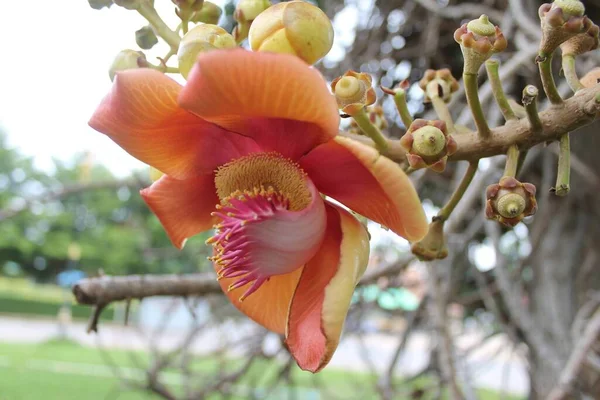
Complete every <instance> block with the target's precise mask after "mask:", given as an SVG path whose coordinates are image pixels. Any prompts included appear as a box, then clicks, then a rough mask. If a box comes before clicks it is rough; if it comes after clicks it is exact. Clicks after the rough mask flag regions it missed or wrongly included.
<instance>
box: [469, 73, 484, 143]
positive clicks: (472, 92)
mask: <svg viewBox="0 0 600 400" xmlns="http://www.w3.org/2000/svg"><path fill="white" fill-rule="evenodd" d="M463 82H464V85H465V94H466V95H467V103H469V108H470V109H471V114H472V115H473V120H474V121H475V126H476V127H477V133H478V134H479V136H480V137H481V138H484V139H485V138H488V137H489V136H490V127H489V126H488V123H487V120H486V119H485V113H484V112H483V108H481V102H480V101H479V93H478V90H479V89H478V87H477V74H463Z"/></svg>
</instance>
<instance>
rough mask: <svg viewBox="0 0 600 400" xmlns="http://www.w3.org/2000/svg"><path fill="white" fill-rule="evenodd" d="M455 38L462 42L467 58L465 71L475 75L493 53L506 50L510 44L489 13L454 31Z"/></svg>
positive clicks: (459, 42) (463, 51) (461, 46)
mask: <svg viewBox="0 0 600 400" xmlns="http://www.w3.org/2000/svg"><path fill="white" fill-rule="evenodd" d="M454 40H456V42H457V43H458V44H460V49H461V51H462V53H463V57H464V59H465V66H464V72H465V73H466V74H473V75H475V74H477V73H478V71H479V68H480V67H481V65H482V64H483V63H484V62H485V61H486V60H488V59H489V58H490V57H491V56H492V55H493V54H495V53H499V52H501V51H504V49H506V47H507V46H508V43H507V41H506V38H505V37H504V35H503V34H502V31H501V30H500V28H498V27H497V26H494V25H493V24H492V23H491V22H490V21H489V19H488V17H487V15H482V16H481V17H479V19H475V20H473V21H470V22H468V23H466V24H464V25H462V26H461V27H460V28H458V29H457V30H456V31H455V32H454Z"/></svg>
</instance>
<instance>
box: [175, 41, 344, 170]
mask: <svg viewBox="0 0 600 400" xmlns="http://www.w3.org/2000/svg"><path fill="white" fill-rule="evenodd" d="M179 103H180V104H181V106H182V107H183V108H185V109H187V110H189V111H191V112H192V113H194V114H196V115H198V116H199V117H201V118H203V119H205V120H207V121H211V122H214V123H215V124H217V125H220V126H222V127H225V128H226V129H228V130H230V131H233V132H238V133H240V134H243V135H246V136H249V137H252V138H254V139H255V140H256V141H257V142H258V143H259V144H260V145H261V147H263V148H264V149H268V150H277V151H279V152H280V153H281V154H283V155H284V156H286V157H290V158H293V159H297V158H298V157H300V155H302V154H304V153H306V152H308V151H309V150H310V149H312V148H313V147H315V146H317V145H318V144H321V143H324V142H326V141H327V140H329V139H331V138H333V137H334V136H335V135H337V132H338V126H339V112H338V108H337V103H336V101H335V99H334V97H333V96H332V95H331V93H330V92H329V88H328V87H327V83H326V82H325V80H324V79H323V77H322V76H321V74H320V73H319V72H318V71H317V70H316V69H314V68H310V67H309V66H308V65H307V64H305V63H304V62H303V61H301V60H300V59H299V58H297V57H295V56H290V55H286V54H273V53H266V52H259V53H254V52H249V51H246V50H242V49H235V50H218V51H211V52H207V53H203V54H201V55H200V56H199V57H198V60H197V63H196V65H195V67H194V68H193V70H192V71H191V73H190V75H189V77H188V82H187V84H186V85H185V87H184V88H183V90H182V91H181V94H180V96H179Z"/></svg>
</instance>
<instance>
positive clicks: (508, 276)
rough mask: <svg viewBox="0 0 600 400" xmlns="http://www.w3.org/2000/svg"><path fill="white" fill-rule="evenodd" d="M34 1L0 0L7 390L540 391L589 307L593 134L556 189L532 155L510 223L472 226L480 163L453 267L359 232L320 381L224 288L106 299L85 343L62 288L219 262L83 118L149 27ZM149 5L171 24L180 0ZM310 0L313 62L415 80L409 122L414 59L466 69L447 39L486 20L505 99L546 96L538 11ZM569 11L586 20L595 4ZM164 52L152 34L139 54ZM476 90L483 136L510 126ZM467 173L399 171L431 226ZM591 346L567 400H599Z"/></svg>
mask: <svg viewBox="0 0 600 400" xmlns="http://www.w3.org/2000/svg"><path fill="white" fill-rule="evenodd" d="M214 2H215V3H217V4H218V5H220V6H222V7H223V9H224V14H223V16H222V17H221V21H220V25H221V26H223V27H225V28H226V29H228V30H231V28H232V27H233V25H234V23H235V22H234V21H233V18H232V14H233V10H234V8H235V2H232V1H218V0H215V1H214ZM26 3H27V6H26V7H23V5H24V4H23V2H8V1H5V2H0V38H2V39H0V51H1V54H3V55H4V59H3V62H2V63H0V400H15V399H16V400H19V399H22V400H29V399H52V400H53V399H57V400H58V399H61V400H63V399H92V400H95V399H127V400H129V399H159V398H166V399H205V398H209V399H221V398H223V399H224V398H228V399H248V398H253V399H315V400H317V399H379V398H381V399H438V398H466V399H526V398H530V399H543V398H546V396H547V395H548V393H549V391H550V390H551V389H552V388H553V387H554V385H555V383H556V382H557V381H558V379H559V377H560V376H561V375H560V374H561V371H562V368H563V367H564V365H565V364H566V362H567V360H568V359H569V356H570V354H571V352H572V349H573V348H575V347H576V345H577V341H578V338H579V337H580V336H581V335H582V334H583V332H584V328H585V326H586V321H588V320H589V319H590V317H591V316H592V314H594V312H595V310H596V308H597V307H598V305H600V296H599V292H598V289H599V288H600V282H599V279H600V274H598V271H599V269H598V267H599V261H598V260H599V258H598V256H599V255H600V250H598V245H597V244H598V239H597V238H598V237H600V202H599V201H598V200H597V193H598V190H600V177H599V172H598V171H600V158H599V157H597V155H596V152H597V149H598V148H600V139H599V138H598V135H597V134H595V135H594V134H586V133H583V134H577V135H575V136H576V137H575V139H574V140H573V143H572V148H573V156H572V157H573V161H572V162H573V178H572V191H571V194H570V195H569V196H568V197H567V198H560V199H558V198H555V197H553V196H551V195H550V194H549V193H548V190H549V188H550V187H551V186H553V183H554V179H555V173H556V159H557V157H556V154H557V153H556V144H549V146H548V147H549V149H547V150H548V151H544V152H542V151H541V149H538V148H536V149H532V150H531V151H530V152H529V154H528V156H527V159H526V161H525V164H524V167H523V170H522V176H523V177H524V179H523V180H524V181H528V182H532V183H534V184H536V186H537V187H538V193H539V195H538V197H539V198H538V201H539V204H540V209H539V212H538V215H536V216H535V217H534V218H529V219H527V220H526V221H525V222H524V223H521V224H519V225H518V226H517V227H515V229H513V230H504V229H503V228H501V227H499V226H498V225H496V224H494V223H489V222H487V221H485V219H484V215H483V211H482V204H483V201H484V197H483V196H484V190H485V187H486V186H487V185H489V184H491V183H495V182H496V181H497V180H498V178H499V177H500V176H501V169H502V167H503V159H504V157H502V156H500V157H496V158H492V159H488V160H484V162H482V163H481V165H480V171H479V172H478V174H477V176H476V177H475V180H474V182H473V184H472V186H471V188H470V189H469V190H468V192H467V194H466V196H465V198H464V199H463V200H462V202H461V203H460V204H459V207H458V208H457V210H456V211H455V213H454V215H453V217H452V218H451V220H450V221H449V223H448V224H447V228H448V230H449V232H451V235H450V236H449V243H448V244H449V251H450V256H449V257H448V258H447V259H445V260H442V261H436V262H433V263H428V264H425V263H421V262H419V261H418V260H416V259H414V257H413V256H412V255H411V254H410V248H409V245H408V243H407V242H405V241H404V240H402V239H400V238H397V237H395V235H393V234H391V233H388V232H386V231H384V230H383V229H381V228H380V227H379V226H377V225H376V224H372V223H370V224H369V231H370V233H371V235H372V242H371V244H372V252H371V254H372V256H371V260H370V264H369V268H368V269H367V273H366V275H365V277H364V278H363V279H362V281H361V283H360V285H359V287H358V289H357V291H356V293H355V297H354V301H353V306H352V308H351V311H350V313H349V315H348V318H347V321H346V328H345V333H344V336H343V340H342V342H341V344H340V347H339V348H338V350H337V352H336V354H335V356H334V358H333V360H332V362H331V364H330V365H329V366H328V367H327V368H326V369H325V370H324V371H323V372H321V373H319V374H316V375H312V374H310V373H306V372H302V371H300V370H299V369H298V368H297V367H296V365H295V363H294V361H293V360H291V359H290V356H289V355H288V353H287V351H286V350H285V349H284V347H283V346H282V339H281V338H280V337H279V336H277V335H274V334H270V333H267V332H266V331H264V330H262V329H261V328H260V327H258V326H257V325H255V324H253V323H251V322H249V321H248V320H247V319H246V318H245V317H243V316H242V315H241V314H240V313H239V312H237V311H236V310H235V309H233V307H231V306H230V305H229V303H228V301H227V300H226V299H225V298H224V297H223V296H220V295H219V294H211V295H206V296H198V297H188V298H169V297H156V298H148V299H144V300H142V301H137V300H136V301H130V302H124V303H119V304H111V305H109V306H108V307H107V308H106V309H104V310H103V312H102V313H101V315H100V322H99V332H98V333H97V334H93V333H92V334H88V333H86V329H87V319H88V318H89V317H90V315H91V308H90V307H87V306H82V305H77V304H75V301H74V298H73V295H72V293H71V287H72V285H73V284H74V283H75V282H77V281H78V280H80V279H82V278H85V277H93V276H98V275H103V274H105V275H117V276H120V275H130V274H139V275H146V274H188V273H197V272H203V271H212V267H211V266H210V265H209V263H208V261H207V260H206V256H207V255H208V250H209V248H208V247H207V246H205V245H204V240H206V238H207V237H208V236H209V235H208V233H207V234H206V235H199V236H198V237H194V238H192V239H191V240H190V241H189V242H188V243H187V244H186V247H185V249H184V250H183V251H178V250H176V249H175V248H174V247H173V246H172V245H171V243H170V241H169V239H168V238H167V236H166V234H165V233H164V231H163V229H162V227H161V226H160V224H159V222H158V220H157V219H156V218H155V217H154V216H153V215H152V214H151V212H150V211H149V209H148V208H147V207H146V206H145V204H144V203H143V201H142V200H141V198H140V196H139V195H138V191H139V189H141V188H143V187H146V186H148V185H149V184H150V178H149V171H148V168H147V167H146V166H145V165H143V164H141V163H140V162H138V161H136V160H135V159H133V158H132V157H131V156H129V155H128V154H127V153H125V152H124V151H123V150H121V149H120V148H119V147H118V146H116V145H115V144H114V143H112V142H111V141H110V140H109V139H108V138H106V137H105V136H103V135H101V134H99V133H97V132H95V131H93V130H92V129H91V128H89V127H88V126H87V120H88V118H89V117H90V116H91V114H92V112H93V110H94V109H95V107H96V106H97V105H98V103H99V102H100V100H101V98H102V97H103V96H104V95H105V94H106V93H107V92H108V91H109V89H110V86H111V81H110V79H109V77H108V67H109V65H110V63H111V61H112V59H113V58H114V56H115V55H116V54H117V53H118V52H119V51H120V50H122V49H125V48H132V49H137V45H136V42H135V36H134V32H135V31H136V30H137V29H139V28H141V27H142V26H144V25H145V21H144V20H143V18H141V17H140V16H139V15H137V14H136V13H135V12H132V11H128V10H125V9H123V8H120V7H117V6H113V7H111V8H110V9H108V8H104V9H102V10H94V9H92V8H91V7H90V6H89V5H88V2H87V1H85V0H63V1H45V0H30V1H28V2H26ZM155 3H156V8H157V10H158V11H159V12H160V13H161V15H162V16H163V17H164V19H165V20H166V21H167V23H169V24H170V25H171V26H174V25H176V24H177V22H176V21H177V17H176V16H175V14H174V12H173V4H172V3H171V2H170V1H168V0H156V1H155ZM314 3H315V4H317V5H318V6H319V7H321V8H322V9H323V10H324V11H325V12H326V13H327V14H328V15H329V16H330V18H331V19H332V20H333V22H334V27H335V31H336V41H335V44H334V48H333V49H332V51H331V52H330V54H329V55H328V57H327V58H326V59H324V60H323V61H322V62H321V63H320V64H319V65H318V68H319V69H320V70H321V71H322V72H323V74H324V75H325V76H326V78H327V79H328V80H331V79H333V78H335V77H336V76H339V75H340V74H342V73H343V72H345V71H346V70H347V69H355V70H360V71H363V72H369V73H370V74H372V75H373V77H374V81H375V83H376V84H377V86H378V85H379V84H382V85H384V86H390V87H391V86H393V85H394V84H396V83H398V82H400V81H402V80H404V79H408V80H409V81H410V82H411V83H412V86H411V87H410V89H409V90H408V93H409V108H410V110H411V112H413V114H415V115H416V116H418V117H424V118H433V117H434V116H433V114H432V113H431V110H430V108H429V106H425V105H424V104H423V92H422V91H421V89H419V87H418V85H417V82H418V80H419V79H420V78H421V77H422V75H423V73H424V71H425V70H426V69H428V68H434V69H438V68H450V69H451V71H452V72H453V74H454V76H455V77H457V78H458V77H460V76H461V73H462V55H461V53H460V49H459V47H458V45H457V44H456V43H455V42H454V39H453V36H452V34H453V32H454V30H455V29H456V28H457V27H459V26H460V24H462V23H464V22H466V21H467V20H469V19H473V18H477V17H478V16H479V15H480V14H482V13H486V14H488V15H489V16H490V19H491V20H492V22H494V23H495V24H498V25H500V26H501V27H502V29H503V31H504V34H505V35H506V36H507V38H508V40H509V49H508V50H507V51H506V52H504V53H503V54H502V55H501V56H500V57H499V59H500V60H501V62H502V67H501V76H502V80H503V83H504V85H505V90H506V91H507V92H508V93H509V94H510V95H511V96H512V97H513V98H514V99H515V100H518V101H520V98H521V91H522V88H523V87H524V86H525V85H526V84H529V83H530V84H534V85H536V86H538V87H540V88H541V85H540V82H539V78H538V76H537V67H536V65H535V63H534V58H535V55H536V54H537V43H539V38H540V33H539V20H538V17H537V9H538V7H539V6H540V4H541V3H542V2H541V1H537V0H536V1H531V0H527V1H524V0H484V1H477V2H468V1H457V0H454V1H453V0H450V1H448V0H322V1H317V2H314ZM583 3H584V4H585V5H586V7H587V14H588V15H589V16H590V18H592V19H593V20H596V21H599V20H600V18H599V16H600V7H599V6H598V4H597V3H596V2H595V1H583ZM25 14H26V15H25ZM167 50H168V48H167V46H166V45H164V44H159V45H157V46H155V48H153V49H152V51H151V52H150V53H149V54H148V55H149V57H148V58H149V59H151V56H158V55H163V54H164V53H166V52H167ZM599 60H600V58H599V57H598V54H597V53H595V52H594V54H591V55H590V56H587V57H584V58H583V59H582V61H581V62H580V63H579V68H580V69H581V70H580V73H583V72H585V71H587V70H589V69H591V67H593V66H596V65H598V64H599ZM558 69H559V68H558V67H557V68H555V70H556V71H558ZM481 83H482V87H481V97H482V102H483V104H484V107H485V109H486V111H487V113H488V116H489V118H488V120H489V122H490V125H492V126H496V125H499V124H502V123H503V121H502V120H501V118H502V115H501V113H500V111H499V109H498V108H497V106H496V105H495V103H493V101H492V97H491V90H490V88H489V85H488V84H487V83H485V80H483V79H482V82H481ZM560 89H561V90H562V92H563V93H564V94H567V93H568V91H567V89H568V88H567V87H566V86H565V85H564V84H563V85H561V86H560ZM378 90H379V89H378ZM378 95H379V96H378V97H379V98H380V99H382V98H383V96H382V93H381V91H379V92H378ZM380 104H381V106H382V107H383V110H384V112H385V116H386V118H387V120H388V123H389V128H388V130H387V133H388V134H389V135H390V136H393V137H399V136H400V135H401V134H402V132H403V131H404V128H405V127H404V126H403V125H402V123H401V121H400V118H399V117H398V116H397V115H396V113H395V109H394V104H393V102H392V101H391V99H383V101H380ZM451 105H452V111H453V115H454V116H455V119H456V120H457V121H458V122H459V123H460V124H463V125H467V126H471V121H470V114H469V111H468V109H467V108H466V107H465V100H464V96H463V95H462V94H461V92H459V93H458V94H457V95H456V96H455V99H454V100H453V102H452V103H451ZM541 108H545V105H544V102H542V105H541ZM598 128H599V126H598V125H597V124H595V125H593V126H590V127H587V128H584V129H585V130H586V131H588V132H593V131H594V130H596V131H597V130H598ZM465 168H466V164H465V165H463V164H462V163H457V164H451V165H450V166H449V168H447V170H446V171H445V172H444V173H443V174H435V173H431V172H427V171H418V172H416V173H414V174H413V175H412V176H411V179H413V181H414V183H415V186H416V187H417V188H418V190H419V192H420V195H421V198H422V199H423V202H424V205H425V209H426V211H427V213H428V215H429V216H430V217H431V216H433V215H435V213H436V212H437V210H438V209H439V207H441V206H442V205H443V204H444V202H445V201H446V199H447V198H448V196H449V194H450V193H451V192H452V189H453V188H454V186H455V185H456V183H457V182H458V180H459V179H460V177H461V176H462V174H463V173H464V170H465ZM596 347H598V346H596ZM596 347H593V348H592V349H590V350H589V355H588V356H587V357H588V359H586V363H585V368H584V369H583V370H582V373H581V376H580V378H579V380H578V381H577V382H576V387H577V388H578V389H577V390H579V392H580V396H581V397H573V398H582V399H583V398H590V399H597V398H600V391H599V389H598V387H599V385H598V382H599V381H598V376H599V373H600V367H599V366H600V361H599V360H600V358H599V356H598V355H597V354H596V353H595V352H594V349H595V348H596ZM598 348H600V347H598ZM586 396H587V397H586Z"/></svg>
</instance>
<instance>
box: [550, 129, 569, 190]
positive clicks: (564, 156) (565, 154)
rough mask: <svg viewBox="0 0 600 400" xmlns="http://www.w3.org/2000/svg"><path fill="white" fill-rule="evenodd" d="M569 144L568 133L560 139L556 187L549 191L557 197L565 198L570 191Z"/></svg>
mask: <svg viewBox="0 0 600 400" xmlns="http://www.w3.org/2000/svg"><path fill="white" fill-rule="evenodd" d="M570 182H571V144H570V139H569V133H568V132H567V133H565V134H564V135H562V136H561V137H560V146H559V153H558V173H557V174H556V186H555V187H554V188H553V189H551V190H552V191H553V192H554V194H556V195H557V196H566V195H567V194H568V193H569V191H570V190H571V184H570Z"/></svg>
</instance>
